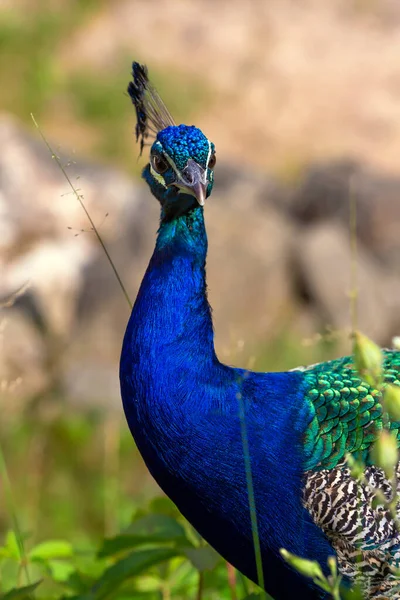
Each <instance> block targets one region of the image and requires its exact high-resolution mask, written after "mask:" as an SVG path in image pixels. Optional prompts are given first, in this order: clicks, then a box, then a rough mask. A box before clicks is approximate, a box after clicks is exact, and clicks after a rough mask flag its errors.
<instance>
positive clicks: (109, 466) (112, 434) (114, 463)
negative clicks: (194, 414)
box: [104, 415, 120, 536]
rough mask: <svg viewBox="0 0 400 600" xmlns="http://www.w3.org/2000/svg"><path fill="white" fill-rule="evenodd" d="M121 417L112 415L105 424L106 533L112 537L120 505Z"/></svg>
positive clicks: (116, 527) (116, 524)
mask: <svg viewBox="0 0 400 600" xmlns="http://www.w3.org/2000/svg"><path fill="white" fill-rule="evenodd" d="M119 446H120V419H119V415H111V416H110V417H109V418H107V419H106V421H105V423H104V531H105V535H106V536H112V535H114V534H115V532H116V531H117V529H118V516H117V514H118V505H119V476H118V474H119V467H120V465H119Z"/></svg>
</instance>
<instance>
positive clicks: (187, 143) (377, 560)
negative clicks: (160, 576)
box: [120, 63, 400, 600]
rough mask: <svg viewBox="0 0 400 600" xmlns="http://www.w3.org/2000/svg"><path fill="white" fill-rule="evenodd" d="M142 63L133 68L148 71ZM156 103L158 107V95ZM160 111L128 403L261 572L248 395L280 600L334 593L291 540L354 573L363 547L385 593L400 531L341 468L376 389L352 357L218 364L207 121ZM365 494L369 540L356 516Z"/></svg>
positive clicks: (375, 412) (160, 469)
mask: <svg viewBox="0 0 400 600" xmlns="http://www.w3.org/2000/svg"><path fill="white" fill-rule="evenodd" d="M135 65H137V63H134V74H135V72H137V69H138V67H140V65H139V66H136V67H135ZM140 69H143V68H142V67H141V68H140ZM140 69H139V72H140V73H142V71H141V70H140ZM146 73H147V72H146ZM146 76H147V75H146ZM145 84H146V81H144V83H143V85H144V86H145ZM139 88H140V86H139ZM140 90H141V91H140ZM139 92H140V93H139ZM139 92H138V89H137V88H135V90H134V92H132V94H131V96H132V99H133V102H134V103H136V104H135V106H136V108H138V107H137V104H139V108H140V110H141V111H144V113H145V118H144V120H143V119H142V125H143V123H144V127H145V128H146V127H147V125H146V123H147V113H146V111H148V110H149V109H148V106H147V104H146V100H145V90H143V89H141V88H140V89H139ZM130 93H131V92H130ZM138 98H139V99H138ZM154 98H155V96H154V94H153V95H152V99H153V100H152V101H154ZM157 102H161V101H160V100H159V98H157ZM162 106H163V105H162ZM151 107H152V108H151V110H153V112H154V110H155V108H154V107H155V105H154V102H153V104H152V105H151ZM156 108H157V106H156ZM160 111H161V108H160ZM151 114H152V123H153V125H154V124H155V125H154V131H153V134H154V137H155V140H154V143H153V145H152V147H151V150H150V162H149V164H148V165H147V166H146V167H145V169H144V171H143V176H144V178H145V180H146V181H147V183H148V184H149V186H150V189H151V191H152V193H153V194H154V196H155V197H156V198H157V199H158V201H159V202H160V205H161V223H160V229H159V232H158V237H157V242H156V247H155V250H154V253H153V256H152V258H151V260H150V263H149V266H148V268H147V271H146V274H145V276H144V279H143V282H142V285H141V287H140V290H139V293H138V296H137V299H136V302H135V305H134V308H133V311H132V315H131V318H130V320H129V324H128V327H127V331H126V334H125V338H124V343H123V349H122V355H121V366H120V379H121V393H122V399H123V405H124V410H125V414H126V418H127V421H128V424H129V427H130V429H131V431H132V434H133V436H134V438H135V441H136V443H137V446H138V448H139V451H140V452H141V454H142V456H143V458H144V460H145V462H146V464H147V466H148V468H149V470H150V472H151V473H152V475H153V476H154V478H155V479H156V481H157V482H158V483H159V485H160V486H161V488H162V489H163V490H164V491H165V493H166V494H167V495H168V496H169V497H170V498H171V499H172V500H173V501H174V502H175V503H176V505H177V506H178V508H179V509H180V510H181V512H182V513H183V514H184V515H185V517H186V518H187V519H188V520H189V521H190V522H191V523H192V524H193V525H194V527H195V528H196V529H197V530H198V531H199V532H200V533H201V534H202V535H203V537H204V538H205V539H206V540H207V541H208V542H209V543H210V544H211V545H212V546H214V547H215V548H216V549H217V550H218V551H219V552H220V553H221V554H222V555H223V556H224V557H225V558H226V559H227V560H228V561H229V562H231V563H232V564H233V565H234V566H236V567H237V568H238V569H240V570H241V571H242V572H243V573H245V574H246V575H247V576H248V577H250V578H251V579H253V580H256V579H257V575H256V566H255V559H254V548H253V537H252V530H251V522H250V511H249V500H248V493H247V481H246V470H245V461H244V453H243V443H242V436H241V420H240V418H239V412H240V411H239V403H238V397H240V398H241V399H242V401H243V405H244V412H245V423H246V428H247V435H248V439H249V451H250V460H251V470H252V478H253V486H254V495H255V503H256V511H257V520H258V527H259V534H260V545H261V552H262V559H263V570H264V578H265V588H266V590H267V591H268V592H269V593H270V594H272V596H273V597H274V598H275V599H276V600H279V599H289V598H290V599H292V598H310V599H313V598H323V597H325V595H324V594H323V593H322V592H321V591H320V590H317V589H316V588H315V587H314V585H313V584H312V582H311V581H310V580H308V579H305V578H303V577H302V576H301V575H299V574H298V573H296V572H295V571H293V570H292V569H291V568H290V567H288V565H287V564H286V563H285V562H284V561H283V559H282V558H281V555H280V553H279V550H280V549H281V548H286V549H287V550H289V551H290V552H292V553H294V554H298V555H300V556H302V557H305V558H310V559H313V560H317V561H318V562H320V564H321V565H322V566H324V565H326V563H327V558H328V556H329V555H334V554H335V553H336V554H337V556H338V559H339V567H340V568H341V570H342V572H343V574H344V575H348V576H349V577H352V576H354V565H355V564H356V560H357V558H356V554H357V552H359V553H360V552H361V553H362V561H364V562H362V564H364V563H365V565H366V566H367V567H368V569H375V571H374V574H373V577H375V579H374V582H375V583H374V585H375V588H374V589H376V590H378V592H379V591H381V590H382V589H386V588H384V587H383V583H382V581H383V582H387V578H386V579H385V577H386V576H385V575H384V573H385V572H386V571H385V569H386V570H387V565H388V564H393V565H395V566H396V565H397V563H398V562H400V539H398V537H396V536H397V534H396V532H395V531H394V530H393V527H392V522H390V520H388V519H387V516H386V514H383V512H379V511H378V510H377V511H375V509H374V507H373V506H372V501H371V494H370V492H369V491H368V489H367V488H365V489H364V487H362V486H360V487H359V488H357V486H356V485H355V484H354V481H353V480H352V479H351V476H350V474H349V472H348V469H346V467H345V465H344V463H343V458H344V455H345V452H346V451H350V452H354V453H355V454H356V453H357V452H359V451H362V452H363V453H365V452H366V453H368V452H369V446H370V444H371V443H372V441H373V440H374V439H375V438H376V435H377V432H378V431H379V429H380V428H381V424H382V419H383V416H382V407H381V406H380V404H379V394H377V391H376V390H373V389H372V388H368V386H367V387H365V385H361V383H362V382H361V383H360V381H359V380H358V379H357V374H356V373H355V372H354V369H353V368H352V365H351V359H349V358H347V359H341V360H340V361H334V362H333V363H326V364H325V365H317V366H315V367H310V368H308V369H299V370H295V371H291V372H285V373H253V372H245V371H243V370H240V369H235V368H231V367H228V366H226V365H224V364H222V363H221V362H219V360H218V358H217V356H216V354H215V350H214V336H213V325H212V319H211V310H210V306H209V304H208V300H207V290H206V278H205V262H206V255H207V235H206V230H205V225H204V209H203V206H202V204H204V200H205V198H206V197H207V196H209V194H210V193H211V189H212V183H213V168H214V165H215V149H214V147H213V145H212V144H211V142H209V141H208V139H207V138H206V137H205V136H204V135H203V133H202V132H201V131H200V130H199V129H197V128H195V127H188V126H185V125H180V126H176V125H173V124H171V123H168V124H167V126H166V127H163V126H162V123H163V120H162V119H159V120H158V117H157V114H156V115H155V116H154V114H153V113H151ZM157 123H158V124H159V125H160V130H157V126H158V125H157ZM145 133H146V129H143V126H142V129H141V135H145ZM399 365H400V360H399V356H398V353H392V354H390V356H389V355H388V357H387V367H388V368H390V371H391V374H390V377H394V378H395V380H396V381H397V379H398V372H399ZM399 383H400V382H399ZM371 399H372V400H371ZM367 414H368V418H367V417H366V415H367ZM360 423H361V424H360ZM371 423H372V424H371ZM338 453H339V454H338ZM369 469H370V471H368V472H366V476H367V477H368V478H369V479H368V481H370V483H371V485H374V482H376V481H379V482H380V483H379V485H380V486H381V487H382V489H386V488H385V485H386V484H385V483H384V482H382V481H381V479H380V473H379V470H377V469H375V468H374V467H373V465H371V466H370V467H369ZM360 494H361V495H362V494H364V495H363V498H364V503H365V504H364V506H363V510H364V514H365V518H364V520H363V521H361V522H360V523H361V525H362V528H363V529H362V532H361V533H362V536H361V537H360V530H359V527H358V521H357V518H356V515H355V513H354V502H355V501H356V500H357V498H358V497H359V496H360ZM360 497H361V496H360ZM336 507H339V508H336ZM374 511H375V512H374ZM357 514H358V513H357ZM346 519H349V523H351V524H353V522H354V523H355V525H354V528H353V526H351V527H350V526H349V523H348V522H347V521H346ZM377 523H378V524H379V526H377ZM371 547H373V548H375V549H376V548H379V551H380V554H379V556H378V555H377V553H376V551H375V550H374V554H373V556H372V558H371V554H370V553H371ZM371 565H372V566H371ZM384 584H385V585H386V583H384ZM371 589H372V588H371ZM378 592H377V593H378ZM370 597H371V598H372V597H374V598H375V597H376V598H378V597H379V595H376V594H375V593H374V594H372V593H371V595H370ZM394 597H395V596H394Z"/></svg>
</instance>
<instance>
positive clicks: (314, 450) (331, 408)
mask: <svg viewBox="0 0 400 600" xmlns="http://www.w3.org/2000/svg"><path fill="white" fill-rule="evenodd" d="M383 355H384V364H383V367H384V385H385V384H387V383H391V384H393V385H398V386H400V352H398V351H395V350H384V351H383ZM304 378H305V380H306V388H305V399H306V401H308V402H309V403H310V407H311V411H312V414H313V418H312V420H311V422H310V424H309V427H308V429H307V431H306V433H305V437H304V445H305V450H306V454H307V461H306V464H305V470H309V469H314V470H319V469H333V468H334V467H336V465H337V464H338V463H340V462H341V461H343V459H344V457H345V455H346V453H348V452H350V453H352V454H354V455H355V456H356V457H358V458H361V459H362V460H363V461H364V462H365V463H366V464H367V465H370V464H372V460H371V456H370V450H371V447H372V444H373V442H374V441H375V440H376V438H377V436H378V433H379V431H380V430H381V429H382V428H383V425H384V423H385V425H386V426H387V427H388V428H389V429H391V430H394V431H396V433H397V438H398V440H399V445H400V421H392V422H391V421H390V419H389V416H388V415H387V414H386V413H384V412H383V409H382V391H380V390H377V389H374V388H373V387H371V386H370V385H369V384H368V383H366V382H365V381H363V380H362V379H361V377H360V375H359V374H358V372H357V371H356V370H355V368H354V364H353V357H351V356H347V357H344V358H340V359H337V360H333V361H329V362H326V363H321V364H318V365H313V366H311V367H308V368H305V369H304Z"/></svg>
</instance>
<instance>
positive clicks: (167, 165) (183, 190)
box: [128, 63, 216, 217]
mask: <svg viewBox="0 0 400 600" xmlns="http://www.w3.org/2000/svg"><path fill="white" fill-rule="evenodd" d="M132 75H133V81H132V82H130V84H129V86H128V92H129V95H130V96H131V99H132V103H133V104H134V106H135V108H136V116H137V125H136V137H137V139H140V145H141V152H142V150H143V147H144V145H145V143H146V142H145V141H146V139H147V138H148V137H149V136H150V135H153V137H155V140H154V142H153V144H152V145H151V149H150V162H149V164H147V165H146V167H145V168H144V170H143V177H144V179H145V180H146V181H147V183H148V184H149V186H150V189H151V191H152V193H153V194H154V196H155V197H156V198H157V199H158V200H159V202H160V204H161V206H162V207H163V211H164V214H165V215H168V216H170V217H173V216H178V215H181V214H184V213H185V212H187V211H188V210H190V209H191V208H193V207H194V206H196V205H200V206H204V202H205V199H206V198H207V197H208V196H209V195H210V193H211V190H212V187H213V182H214V170H213V169H214V166H215V162H216V158H215V147H214V144H213V143H212V142H210V141H209V140H208V139H207V137H206V136H205V135H204V134H203V133H202V131H200V129H198V128H197V127H194V126H193V125H192V126H188V125H175V123H174V121H173V119H172V117H171V115H170V113H169V112H168V110H167V108H166V107H165V105H164V103H163V102H162V100H161V98H160V97H159V95H158V93H157V91H156V90H155V88H154V86H153V85H152V84H151V83H150V81H149V79H148V75H147V69H146V67H144V66H142V65H139V64H138V63H133V65H132Z"/></svg>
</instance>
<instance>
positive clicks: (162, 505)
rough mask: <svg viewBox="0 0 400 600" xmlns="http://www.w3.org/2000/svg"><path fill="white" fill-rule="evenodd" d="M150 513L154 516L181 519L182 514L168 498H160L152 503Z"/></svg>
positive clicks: (154, 499)
mask: <svg viewBox="0 0 400 600" xmlns="http://www.w3.org/2000/svg"><path fill="white" fill-rule="evenodd" d="M150 512H151V513H153V514H159V515H166V516H167V517H179V515H180V512H179V510H178V509H177V508H176V505H175V504H174V503H173V502H172V500H170V499H169V498H167V497H166V496H158V497H157V498H153V500H152V501H151V502H150Z"/></svg>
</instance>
